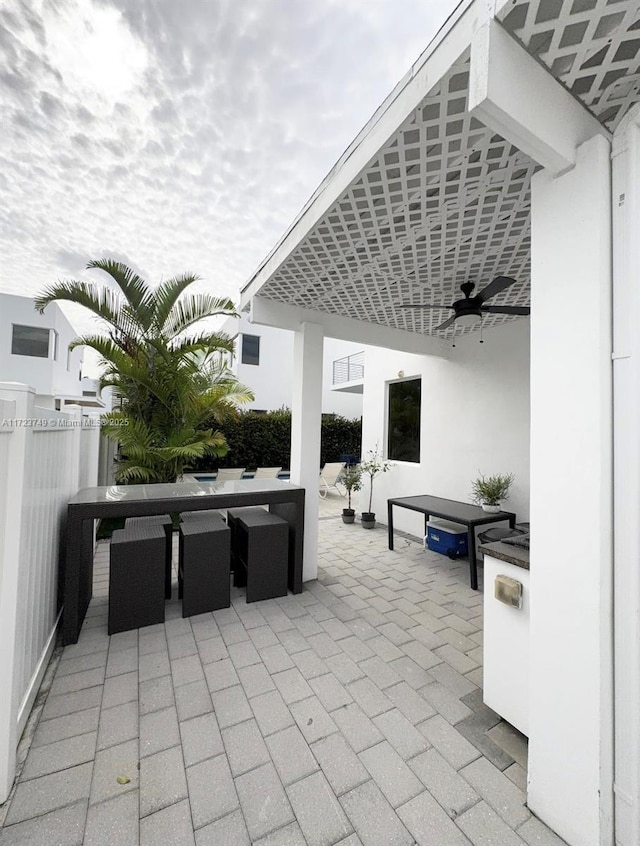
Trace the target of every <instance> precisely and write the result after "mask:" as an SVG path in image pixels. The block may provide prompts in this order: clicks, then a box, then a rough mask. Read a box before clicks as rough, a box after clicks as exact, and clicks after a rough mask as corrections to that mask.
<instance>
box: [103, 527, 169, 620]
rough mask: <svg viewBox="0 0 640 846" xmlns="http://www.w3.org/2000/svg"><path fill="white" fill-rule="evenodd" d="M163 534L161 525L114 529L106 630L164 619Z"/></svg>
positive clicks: (164, 543)
mask: <svg viewBox="0 0 640 846" xmlns="http://www.w3.org/2000/svg"><path fill="white" fill-rule="evenodd" d="M165 549H166V535H165V531H164V528H163V527H162V526H134V527H130V528H129V529H117V530H116V531H115V532H114V533H113V535H112V537H111V548H110V552H109V558H110V565H109V622H108V627H107V630H108V633H109V634H110V635H112V634H115V633H116V632H126V631H129V629H140V628H142V627H143V626H151V625H153V624H154V623H163V622H164V578H165Z"/></svg>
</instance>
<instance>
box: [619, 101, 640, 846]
mask: <svg viewBox="0 0 640 846" xmlns="http://www.w3.org/2000/svg"><path fill="white" fill-rule="evenodd" d="M612 189H613V393H614V406H613V409H614V418H613V419H614V424H613V425H614V441H613V445H614V446H613V449H614V474H613V477H614V494H613V496H614V507H615V508H614V515H615V516H614V538H615V543H614V562H615V583H614V585H615V586H614V601H615V635H614V636H615V687H614V692H615V762H616V763H615V768H616V771H615V820H616V843H617V844H619V846H636V844H638V843H640V567H638V562H640V281H639V280H640V239H639V238H638V234H639V233H640V106H636V107H635V108H634V110H633V111H632V112H631V113H630V114H629V115H627V117H626V118H625V119H624V120H623V121H622V123H621V124H620V126H619V127H618V128H617V129H616V132H615V135H614V139H613V167H612Z"/></svg>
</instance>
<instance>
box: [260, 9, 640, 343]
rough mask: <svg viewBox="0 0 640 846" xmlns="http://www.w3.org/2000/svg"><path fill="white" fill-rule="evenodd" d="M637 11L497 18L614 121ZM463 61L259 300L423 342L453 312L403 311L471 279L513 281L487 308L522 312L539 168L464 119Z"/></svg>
mask: <svg viewBox="0 0 640 846" xmlns="http://www.w3.org/2000/svg"><path fill="white" fill-rule="evenodd" d="M554 11H555V12H557V14H555V17H553V16H552V13H553V12H554ZM638 17H639V13H638V3H637V0H617V2H615V3H614V2H612V0H609V2H606V0H564V2H561V0H511V2H508V3H506V4H505V5H504V6H503V7H502V9H501V11H500V13H499V15H498V19H499V20H501V21H502V22H503V24H504V26H505V27H506V28H507V29H508V30H509V31H510V32H511V33H512V34H513V35H514V37H516V38H518V40H520V41H521V42H522V44H523V45H524V46H525V48H526V49H527V50H529V52H531V53H532V54H533V55H534V56H535V57H536V58H537V59H538V60H540V61H542V62H543V63H544V64H545V65H546V66H547V67H548V68H549V69H550V71H551V73H552V74H553V75H554V76H556V77H557V78H558V79H559V80H560V81H562V82H563V84H565V85H567V86H568V87H569V88H570V89H571V90H573V91H574V93H575V94H576V95H577V96H579V97H580V99H581V100H582V101H583V103H584V104H585V105H586V106H587V108H589V109H591V110H592V111H593V113H594V114H595V115H596V116H597V117H598V118H599V119H600V120H601V121H602V122H604V123H605V124H607V125H608V126H609V127H611V126H612V125H613V124H614V123H617V122H618V121H619V120H620V118H621V117H622V115H623V113H624V112H625V111H626V110H627V109H628V108H629V107H630V106H631V104H632V103H633V102H636V101H637V100H638V90H637V85H638V73H637V58H636V57H637V56H638V55H640V49H639V48H640V41H639V39H640V29H639V28H638V27H639V26H640V25H639V23H638ZM578 33H582V40H581V41H576V38H577V35H578ZM585 38H586V39H587V42H588V43H587V44H585V42H584V39H585ZM589 39H590V40H589ZM634 44H635V48H634ZM632 54H633V55H632ZM469 56H470V53H469V50H467V51H466V52H465V53H463V54H462V55H460V56H459V57H458V59H457V60H456V61H455V62H453V64H452V65H451V66H450V68H449V70H448V71H447V72H446V73H445V75H444V76H443V77H442V78H441V79H440V80H439V82H438V83H437V84H436V85H434V86H433V88H432V89H431V90H430V91H429V92H428V94H427V95H426V96H425V97H424V99H423V100H422V102H421V103H420V104H419V106H418V107H417V108H415V109H414V110H413V111H412V113H411V114H410V115H409V116H408V117H407V118H406V119H405V120H404V121H403V122H402V123H401V125H400V126H399V127H398V128H397V130H396V131H395V132H394V133H393V135H392V137H391V138H390V139H389V140H388V142H387V143H386V144H385V145H384V146H383V147H382V148H381V149H380V150H379V151H378V153H377V155H375V156H374V157H373V158H372V159H371V160H370V161H369V162H368V164H367V165H366V166H365V167H364V168H363V169H362V170H361V171H360V173H359V175H358V176H357V178H356V179H354V180H353V181H352V182H351V184H350V185H349V187H348V189H347V190H346V191H344V192H343V193H342V194H341V196H339V197H338V198H337V200H336V201H335V202H334V203H333V205H332V206H331V207H330V208H329V210H328V211H327V212H326V213H325V214H324V215H323V216H322V218H321V219H320V220H319V221H318V222H317V223H316V224H315V225H314V226H313V227H312V228H311V229H310V231H308V232H307V234H306V235H305V236H304V237H303V238H302V239H301V240H299V241H298V243H297V244H296V245H295V246H294V247H293V249H292V250H291V251H290V252H289V253H288V255H287V256H286V257H285V258H284V259H283V260H282V261H281V262H280V263H279V265H278V266H277V267H276V268H275V270H274V271H273V272H272V273H271V274H270V275H269V276H268V278H267V279H266V281H264V283H263V284H262V286H261V288H260V289H259V293H260V296H261V297H265V298H267V299H271V300H276V301H280V302H283V303H286V304H288V305H294V306H300V307H302V308H305V309H313V310H316V311H320V312H324V313H328V314H333V315H339V316H346V317H351V318H354V319H357V320H361V321H365V322H369V323H374V324H381V325H384V326H388V327H391V328H395V329H403V330H405V331H409V332H417V333H421V334H435V333H434V329H435V327H436V326H438V325H439V324H440V323H441V322H442V321H443V320H444V319H446V317H448V316H450V314H451V312H449V311H439V310H427V309H425V310H418V309H404V308H402V307H401V303H402V302H406V301H414V302H424V303H435V302H438V303H440V302H444V303H450V302H452V301H453V300H454V299H457V298H458V297H459V296H460V292H459V286H460V284H461V283H462V282H465V281H467V280H471V281H474V282H476V284H477V286H478V288H481V287H483V285H484V284H486V283H488V282H489V281H490V280H491V279H493V277H494V276H497V275H507V276H512V277H514V278H515V279H516V280H517V282H516V284H515V285H513V286H511V287H510V288H508V289H507V290H506V291H504V292H503V293H502V294H501V295H499V296H497V297H495V298H494V299H492V300H491V304H494V305H499V304H508V305H528V304H529V288H530V285H529V282H530V180H531V176H532V174H533V173H534V171H535V170H536V168H537V165H536V163H535V162H534V161H532V160H531V159H530V158H529V157H528V156H527V155H525V154H524V153H522V152H521V151H520V150H518V149H516V148H515V147H513V146H512V145H511V144H510V143H509V142H507V141H505V140H504V139H503V138H502V137H500V136H499V135H496V134H494V133H493V132H492V131H490V130H489V129H487V128H486V127H485V126H484V125H483V124H481V123H480V122H479V121H478V120H477V119H475V118H474V117H472V116H471V115H470V114H469V112H468V109H467V99H468V86H469ZM624 56H626V58H622V57H624ZM594 57H597V67H596V65H595V64H594V61H595V58H594ZM585 63H586V64H587V65H588V68H587V70H588V73H587V71H586V70H585ZM594 68H595V70H594ZM634 74H635V75H634ZM634 85H635V86H636V87H635V89H634ZM634 91H635V93H634ZM324 187H325V189H326V190H329V188H330V180H328V182H327V185H326V186H324ZM303 215H304V212H303ZM250 284H251V283H250ZM252 293H256V291H255V290H254V291H252ZM511 319H513V318H510V317H503V316H499V315H486V317H485V319H484V321H483V323H484V325H485V326H491V325H496V324H498V323H500V322H503V321H505V320H511ZM460 331H461V328H460V326H458V327H457V328H456V333H459V332H460ZM462 331H465V330H462ZM466 331H470V330H466ZM451 332H452V329H449V330H448V333H449V334H450V333H451ZM440 335H442V333H440Z"/></svg>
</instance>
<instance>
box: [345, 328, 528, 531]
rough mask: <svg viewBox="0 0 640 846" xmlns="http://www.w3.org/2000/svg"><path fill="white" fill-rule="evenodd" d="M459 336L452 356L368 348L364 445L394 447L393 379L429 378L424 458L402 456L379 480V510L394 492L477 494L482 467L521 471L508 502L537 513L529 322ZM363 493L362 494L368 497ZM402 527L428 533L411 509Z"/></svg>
mask: <svg viewBox="0 0 640 846" xmlns="http://www.w3.org/2000/svg"><path fill="white" fill-rule="evenodd" d="M478 342H479V335H478V333H474V334H472V335H468V336H464V337H463V338H461V339H458V341H456V348H455V349H452V350H451V358H450V359H448V360H445V359H438V358H433V357H429V356H416V355H406V354H400V353H394V352H392V351H391V350H383V349H378V348H373V349H371V350H370V351H369V352H368V353H367V367H366V375H365V391H364V402H363V451H364V450H367V449H370V448H372V447H373V446H374V445H375V444H376V442H379V443H380V445H381V446H382V447H386V418H387V385H388V383H389V381H396V380H397V379H398V371H404V377H405V378H411V377H418V376H420V377H421V378H422V414H421V462H420V464H406V463H400V462H395V467H394V468H393V469H392V470H391V471H390V472H389V473H386V474H384V475H382V476H379V477H378V478H377V479H376V481H375V485H374V502H373V510H374V511H375V512H376V513H377V515H378V518H379V519H380V520H382V521H384V522H386V516H387V506H386V501H387V498H388V497H395V496H411V495H415V494H424V493H429V494H433V495H435V496H442V497H446V498H448V499H458V500H463V501H467V502H468V501H470V491H471V480H472V479H474V478H475V477H476V476H477V475H478V471H480V472H482V473H485V474H490V473H514V474H515V482H514V484H513V487H512V493H511V497H510V499H509V500H508V502H507V503H506V504H505V508H507V509H508V510H509V511H515V512H516V514H517V517H518V520H519V521H524V520H528V519H529V321H528V319H527V318H523V319H520V320H515V321H512V322H510V323H508V324H506V325H503V326H500V327H497V328H495V329H491V330H488V331H486V332H485V333H484V343H483V344H482V345H480V344H479V343H478ZM362 497H363V495H362V494H361V502H363V499H362ZM394 526H396V527H397V528H398V529H402V530H404V531H407V532H411V533H412V534H415V535H422V534H423V533H424V525H423V519H422V517H421V516H420V515H415V514H411V513H410V512H407V511H405V510H403V509H396V511H395V512H394Z"/></svg>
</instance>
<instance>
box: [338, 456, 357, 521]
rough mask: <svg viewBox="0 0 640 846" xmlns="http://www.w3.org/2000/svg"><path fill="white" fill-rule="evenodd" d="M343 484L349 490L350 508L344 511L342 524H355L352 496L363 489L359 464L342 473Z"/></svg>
mask: <svg viewBox="0 0 640 846" xmlns="http://www.w3.org/2000/svg"><path fill="white" fill-rule="evenodd" d="M340 481H341V482H342V484H343V485H344V486H345V488H346V489H347V497H348V500H347V502H348V508H343V509H342V522H343V523H353V521H354V520H355V516H356V512H355V511H354V510H353V508H352V507H351V494H352V493H355V491H359V490H360V488H361V487H362V470H361V469H360V465H359V464H350V465H348V466H347V467H345V468H344V470H343V471H342V478H341V479H340Z"/></svg>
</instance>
